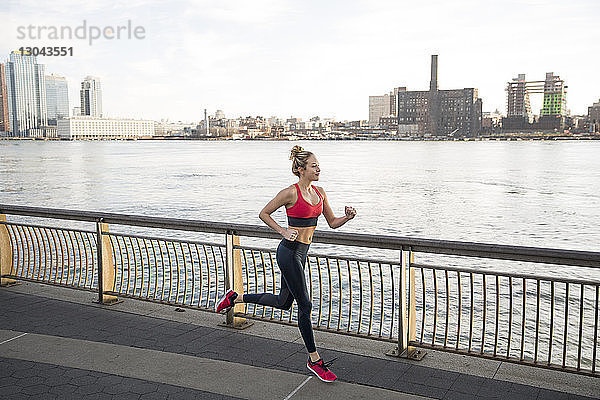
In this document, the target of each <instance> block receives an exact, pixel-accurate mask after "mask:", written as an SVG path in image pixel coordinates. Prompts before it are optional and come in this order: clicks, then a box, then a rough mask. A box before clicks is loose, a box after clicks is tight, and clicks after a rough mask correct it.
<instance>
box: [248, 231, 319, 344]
mask: <svg viewBox="0 0 600 400" xmlns="http://www.w3.org/2000/svg"><path fill="white" fill-rule="evenodd" d="M309 247H310V245H308V244H304V243H300V242H296V241H294V242H292V241H289V240H287V239H283V240H282V241H281V243H279V247H277V265H279V270H280V271H281V278H282V279H281V290H279V294H277V295H274V294H271V293H257V294H244V302H245V303H254V304H261V305H263V306H270V307H275V308H279V309H281V310H289V308H290V307H291V306H292V302H293V301H294V299H296V304H297V305H298V328H299V329H300V334H301V335H302V339H304V344H305V345H306V349H307V350H308V352H309V353H313V352H315V351H317V348H316V347H315V337H314V335H313V330H312V323H311V321H310V313H311V310H312V304H311V302H310V297H309V295H308V291H307V289H306V278H305V277H304V264H305V263H306V253H308V248H309Z"/></svg>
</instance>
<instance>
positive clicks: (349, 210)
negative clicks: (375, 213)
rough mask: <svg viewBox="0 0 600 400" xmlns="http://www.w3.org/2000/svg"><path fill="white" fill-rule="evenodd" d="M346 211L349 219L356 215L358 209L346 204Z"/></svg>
mask: <svg viewBox="0 0 600 400" xmlns="http://www.w3.org/2000/svg"><path fill="white" fill-rule="evenodd" d="M345 212H346V218H348V219H349V220H350V219H352V218H354V217H355V216H356V210H355V209H354V207H349V206H346V208H345Z"/></svg>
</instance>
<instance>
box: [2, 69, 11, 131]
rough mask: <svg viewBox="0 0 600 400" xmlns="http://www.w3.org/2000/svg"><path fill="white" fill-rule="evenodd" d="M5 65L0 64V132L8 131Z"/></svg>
mask: <svg viewBox="0 0 600 400" xmlns="http://www.w3.org/2000/svg"><path fill="white" fill-rule="evenodd" d="M5 68H6V67H5V66H4V64H0V134H4V133H3V132H8V131H9V130H10V129H9V128H10V124H9V122H8V97H7V94H6V69H5Z"/></svg>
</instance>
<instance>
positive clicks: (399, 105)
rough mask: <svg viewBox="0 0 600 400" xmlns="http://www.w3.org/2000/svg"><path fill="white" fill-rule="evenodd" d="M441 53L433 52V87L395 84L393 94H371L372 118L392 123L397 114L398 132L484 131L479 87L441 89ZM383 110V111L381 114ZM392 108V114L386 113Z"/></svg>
mask: <svg viewBox="0 0 600 400" xmlns="http://www.w3.org/2000/svg"><path fill="white" fill-rule="evenodd" d="M437 64H438V56H437V55H432V56H431V81H430V84H429V90H424V91H412V90H411V91H409V90H406V87H398V88H395V89H394V91H393V92H391V93H390V94H389V95H384V96H370V97H369V122H370V123H371V124H373V123H374V122H375V120H377V121H376V123H377V124H379V125H381V124H382V122H385V123H386V125H389V120H390V118H389V117H396V118H397V121H398V133H399V134H401V135H414V136H462V137H473V136H478V135H479V134H480V133H481V116H482V112H481V107H482V102H481V99H480V98H479V97H478V93H477V89H474V88H465V89H453V90H439V88H438V67H437ZM378 112H379V113H381V112H383V115H381V114H380V115H378ZM385 112H389V114H390V115H385Z"/></svg>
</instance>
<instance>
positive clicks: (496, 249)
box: [0, 204, 600, 268]
mask: <svg viewBox="0 0 600 400" xmlns="http://www.w3.org/2000/svg"><path fill="white" fill-rule="evenodd" d="M2 213H3V214H11V215H22V216H30V217H42V218H56V219H65V220H75V221H85V222H97V221H100V220H102V221H103V222H106V223H108V224H117V225H129V226H140V227H148V228H162V229H173V230H182V231H191V232H206V233H222V234H225V233H228V232H234V233H236V234H238V235H240V236H250V237H258V238H267V239H279V238H281V236H280V235H279V234H277V233H276V232H274V231H272V230H271V229H270V228H268V227H265V226H256V225H248V224H233V223H224V222H211V221H198V220H191V219H180V218H165V217H148V216H142V215H129V214H116V213H109V212H97V211H81V210H65V209H53V208H41V207H29V206H15V205H7V204H0V214H2ZM314 241H315V242H318V243H326V244H336V245H344V246H358V247H370V248H379V249H390V250H412V251H416V252H423V253H435V254H444V255H455V256H467V257H480V258H493V259H503V260H513V261H529V262H536V263H548V264H560V265H572V266H582V267H594V268H600V252H593V251H580V250H565V249H550V248H542V247H528V246H511V245H500V244H489V243H475V242H460V241H451V240H437V239H422V238H415V237H409V236H388V235H369V234H358V233H345V232H336V233H333V232H323V231H316V232H315V235H314Z"/></svg>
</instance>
